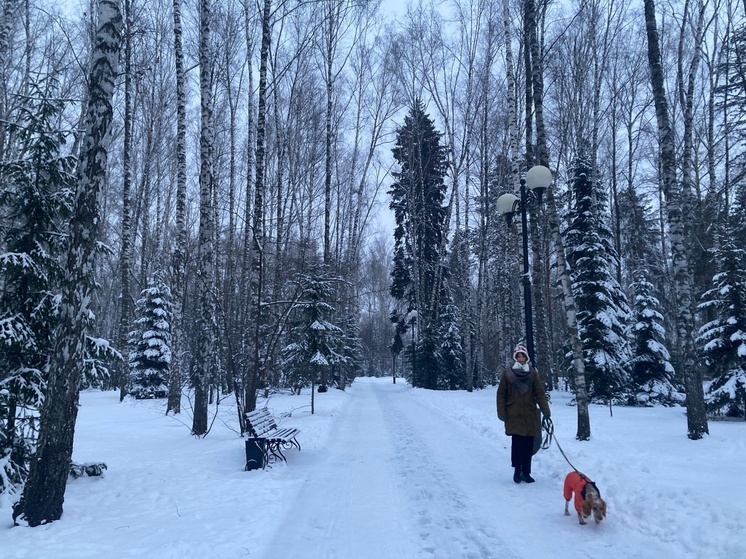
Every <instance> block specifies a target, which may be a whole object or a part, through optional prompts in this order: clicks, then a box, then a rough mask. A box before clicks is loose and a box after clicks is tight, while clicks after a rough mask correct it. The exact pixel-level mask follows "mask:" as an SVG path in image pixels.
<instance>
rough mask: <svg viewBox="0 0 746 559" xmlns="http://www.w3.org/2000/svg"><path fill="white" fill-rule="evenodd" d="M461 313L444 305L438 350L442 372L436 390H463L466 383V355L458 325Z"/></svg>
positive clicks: (454, 306)
mask: <svg viewBox="0 0 746 559" xmlns="http://www.w3.org/2000/svg"><path fill="white" fill-rule="evenodd" d="M460 323H461V313H460V310H459V308H458V307H457V306H456V305H453V304H449V305H446V307H445V309H444V312H443V315H442V320H441V331H440V333H439V336H438V337H439V338H440V348H439V350H438V353H437V355H438V357H439V361H440V363H439V365H440V369H441V371H442V374H441V377H440V378H439V379H438V381H439V385H438V388H441V389H443V390H464V389H466V388H467V382H466V364H465V361H466V354H465V353H464V346H463V340H462V336H461V331H460V330H459V324H460Z"/></svg>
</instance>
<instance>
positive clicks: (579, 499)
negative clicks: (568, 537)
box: [563, 470, 606, 524]
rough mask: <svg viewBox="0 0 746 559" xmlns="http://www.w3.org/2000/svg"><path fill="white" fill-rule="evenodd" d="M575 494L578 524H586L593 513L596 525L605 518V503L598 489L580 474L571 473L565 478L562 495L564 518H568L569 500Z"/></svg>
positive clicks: (576, 472)
mask: <svg viewBox="0 0 746 559" xmlns="http://www.w3.org/2000/svg"><path fill="white" fill-rule="evenodd" d="M573 493H574V494H575V510H576V511H577V512H578V522H579V523H580V524H588V523H587V522H586V521H585V519H586V518H588V517H589V516H590V515H591V513H593V520H595V521H596V524H598V523H600V522H601V521H602V520H603V519H604V518H606V502H605V501H604V500H603V499H602V498H601V493H600V492H599V491H598V487H596V484H595V483H593V482H592V481H591V480H590V479H588V478H587V477H586V476H584V475H583V474H581V473H580V472H578V471H577V470H576V471H573V472H570V473H569V474H567V476H566V477H565V485H564V491H563V495H564V497H565V516H570V511H569V510H568V507H569V505H570V499H571V498H572V496H573Z"/></svg>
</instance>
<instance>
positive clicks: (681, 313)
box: [645, 0, 709, 440]
mask: <svg viewBox="0 0 746 559" xmlns="http://www.w3.org/2000/svg"><path fill="white" fill-rule="evenodd" d="M645 23H646V25H647V38H648V66H649V69H650V82H651V85H652V89H653V97H654V99H655V114H656V118H657V122H658V142H659V149H660V170H661V182H662V184H661V187H662V191H663V193H664V195H665V197H666V202H667V209H668V228H669V237H670V239H671V251H672V253H673V254H672V260H673V282H674V295H675V298H676V307H677V317H676V319H677V320H676V329H677V334H678V336H677V340H676V341H677V345H678V347H677V352H676V353H677V357H678V367H677V369H678V370H683V372H684V384H685V388H686V407H687V427H688V437H689V438H690V439H692V440H697V439H701V438H702V437H703V436H704V434H705V433H708V432H709V431H708V427H707V413H706V409H705V401H704V388H703V386H702V375H701V372H700V370H699V368H698V367H697V365H696V363H695V361H694V339H693V331H694V316H693V312H692V279H691V273H690V271H689V259H688V254H687V247H686V242H687V239H686V224H685V220H686V216H685V213H686V212H685V208H686V201H685V196H686V193H684V192H682V188H683V187H682V185H680V184H679V183H678V180H677V178H676V168H677V158H676V145H675V138H674V132H673V129H672V127H671V123H670V117H669V114H668V99H667V97H666V89H665V83H664V77H663V67H662V63H661V52H660V45H659V39H658V26H657V23H656V20H655V2H654V0H645Z"/></svg>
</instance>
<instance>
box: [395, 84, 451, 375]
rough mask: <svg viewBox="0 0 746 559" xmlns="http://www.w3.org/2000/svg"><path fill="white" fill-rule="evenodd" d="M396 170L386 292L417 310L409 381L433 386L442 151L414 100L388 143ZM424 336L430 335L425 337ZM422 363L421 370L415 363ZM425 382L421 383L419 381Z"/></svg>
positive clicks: (442, 286) (441, 292) (440, 280)
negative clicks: (392, 142)
mask: <svg viewBox="0 0 746 559" xmlns="http://www.w3.org/2000/svg"><path fill="white" fill-rule="evenodd" d="M392 153H393V156H394V159H395V160H396V162H397V164H398V165H399V170H397V171H394V172H393V173H392V175H393V177H394V179H395V182H394V183H393V184H392V185H391V189H390V190H389V194H390V195H391V202H390V204H389V207H390V208H391V209H392V210H393V212H394V218H395V219H396V226H395V228H394V269H393V271H392V272H391V277H392V282H391V295H392V296H393V297H394V298H395V299H397V300H398V301H401V302H402V303H403V304H404V305H405V306H406V311H407V313H409V312H410V311H412V310H416V311H417V321H416V324H414V325H413V326H414V328H413V330H412V331H413V332H414V333H415V334H416V335H417V336H418V337H419V338H420V339H419V340H418V341H417V343H416V344H415V345H416V346H417V348H419V347H420V346H421V348H422V355H421V356H419V355H417V353H419V351H420V350H419V349H416V350H415V355H412V354H411V351H410V364H411V365H412V368H413V369H414V374H413V378H412V379H411V380H412V382H413V383H414V385H415V386H422V387H424V388H431V389H434V388H437V386H438V379H439V378H440V377H441V376H442V375H443V374H444V372H443V371H441V370H440V368H439V362H438V360H437V359H435V357H434V356H433V354H432V353H431V351H435V350H436V349H437V348H438V347H439V346H440V344H441V341H440V340H439V339H438V335H439V333H440V332H441V327H440V326H441V325H440V323H439V317H440V314H441V310H442V307H443V306H444V305H445V304H446V303H447V302H448V293H447V288H446V280H447V266H445V265H444V263H445V258H446V254H445V252H446V249H445V227H446V225H445V218H446V207H445V206H444V199H445V193H446V185H445V181H444V178H445V175H446V172H447V151H446V147H445V146H444V145H442V144H441V133H440V132H438V131H437V130H436V128H435V123H434V122H433V120H432V119H431V118H430V117H429V115H427V114H426V113H425V107H424V104H423V103H422V101H421V100H419V99H418V100H416V101H415V102H414V103H413V104H412V106H411V107H410V109H409V113H408V114H407V116H406V117H405V119H404V124H403V125H402V126H401V127H399V128H398V130H397V133H396V146H395V147H394V148H393V149H392ZM427 337H431V338H430V339H427ZM422 367H427V368H426V369H423V370H421V371H417V368H422ZM421 383H425V384H421Z"/></svg>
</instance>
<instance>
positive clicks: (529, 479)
mask: <svg viewBox="0 0 746 559" xmlns="http://www.w3.org/2000/svg"><path fill="white" fill-rule="evenodd" d="M521 481H525V482H526V483H533V482H535V481H536V480H535V479H534V478H532V477H531V474H529V473H526V472H523V473H521Z"/></svg>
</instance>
